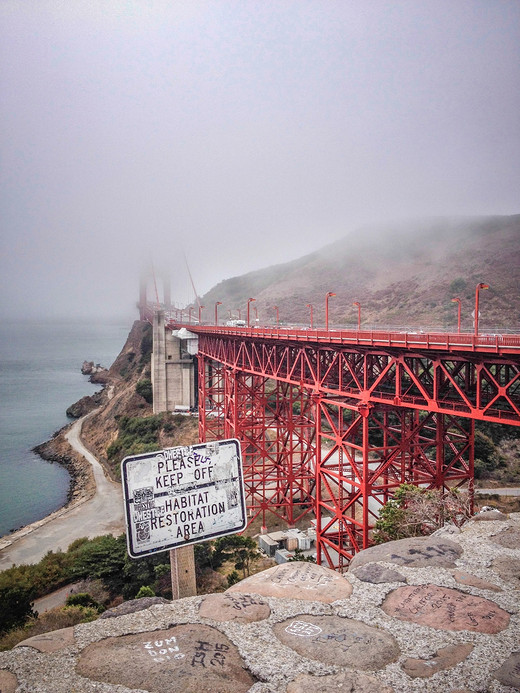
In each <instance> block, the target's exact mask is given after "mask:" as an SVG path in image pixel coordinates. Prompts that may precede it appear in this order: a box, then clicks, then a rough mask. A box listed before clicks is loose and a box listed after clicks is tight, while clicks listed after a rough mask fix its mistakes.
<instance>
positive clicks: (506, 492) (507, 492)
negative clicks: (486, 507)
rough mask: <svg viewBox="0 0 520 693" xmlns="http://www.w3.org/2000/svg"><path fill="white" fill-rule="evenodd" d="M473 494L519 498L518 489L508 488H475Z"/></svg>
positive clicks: (519, 492) (519, 491)
mask: <svg viewBox="0 0 520 693" xmlns="http://www.w3.org/2000/svg"><path fill="white" fill-rule="evenodd" d="M475 493H490V494H492V493H496V494H497V495H499V496H520V488H518V487H513V486H508V487H507V488H476V489H475Z"/></svg>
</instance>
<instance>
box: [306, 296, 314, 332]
mask: <svg viewBox="0 0 520 693" xmlns="http://www.w3.org/2000/svg"><path fill="white" fill-rule="evenodd" d="M305 307H306V308H310V309H311V324H310V328H311V330H312V328H313V324H314V323H313V320H312V310H313V305H312V303H307V305H306V306H305Z"/></svg>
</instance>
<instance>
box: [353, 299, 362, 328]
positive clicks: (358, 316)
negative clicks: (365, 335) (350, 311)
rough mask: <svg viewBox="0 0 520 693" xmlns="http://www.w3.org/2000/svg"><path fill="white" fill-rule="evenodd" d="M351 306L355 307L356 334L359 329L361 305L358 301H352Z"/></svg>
mask: <svg viewBox="0 0 520 693" xmlns="http://www.w3.org/2000/svg"><path fill="white" fill-rule="evenodd" d="M352 305H353V306H357V329H358V332H359V330H360V329H361V305H360V303H359V301H354V303H353V304H352Z"/></svg>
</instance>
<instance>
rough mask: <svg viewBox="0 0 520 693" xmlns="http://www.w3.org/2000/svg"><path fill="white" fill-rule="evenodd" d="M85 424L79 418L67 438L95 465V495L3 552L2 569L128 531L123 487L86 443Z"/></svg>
mask: <svg viewBox="0 0 520 693" xmlns="http://www.w3.org/2000/svg"><path fill="white" fill-rule="evenodd" d="M87 416H88V415H87ZM82 424H83V419H78V421H76V422H75V423H74V425H73V426H72V427H71V429H70V430H69V432H68V433H67V434H66V438H67V440H68V441H69V443H70V444H71V446H72V447H73V448H74V449H75V450H77V451H78V452H79V453H81V454H82V455H83V456H84V457H85V459H86V460H87V461H88V462H89V463H90V464H91V465H92V468H93V471H94V479H95V482H96V494H95V496H94V497H93V498H92V499H91V500H89V501H87V502H86V503H83V504H82V505H79V506H76V507H75V508H71V509H70V510H67V511H65V512H64V513H63V514H62V515H61V516H59V517H57V518H54V519H52V520H50V521H47V522H43V523H42V522H36V523H34V525H32V526H31V531H29V532H28V533H27V534H26V535H25V536H23V537H21V538H19V539H16V540H15V541H13V543H12V544H11V545H10V546H7V547H6V548H4V549H2V550H0V570H5V569H6V568H9V567H10V566H11V565H12V564H13V563H15V564H17V565H19V564H21V563H37V562H38V561H39V560H40V559H41V558H43V556H45V554H46V553H47V552H48V551H56V550H57V549H58V548H61V549H63V550H64V551H65V550H66V549H67V548H68V546H69V545H70V544H71V543H72V542H73V541H74V540H75V539H79V538H81V537H89V538H92V537H95V536H98V535H100V534H114V535H115V536H117V535H119V534H121V533H122V532H123V531H124V529H125V520H124V508H123V495H122V491H121V486H120V485H119V484H115V483H114V482H112V481H109V480H108V479H107V478H106V476H105V474H104V472H103V468H102V466H101V465H100V463H99V462H98V461H97V460H96V458H95V457H94V456H93V455H92V454H91V453H90V452H89V451H88V450H87V449H86V448H85V446H84V445H83V444H82V442H81V439H80V435H81V426H82Z"/></svg>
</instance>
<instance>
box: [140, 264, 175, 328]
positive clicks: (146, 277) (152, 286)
mask: <svg viewBox="0 0 520 693" xmlns="http://www.w3.org/2000/svg"><path fill="white" fill-rule="evenodd" d="M159 279H160V281H159V282H158V277H157V274H156V273H155V270H154V268H153V267H151V268H148V269H147V270H145V271H143V272H141V278H140V281H139V302H138V304H137V307H138V308H139V319H140V320H149V321H150V322H151V320H152V319H153V310H159V309H161V308H162V309H163V310H166V311H169V310H171V304H172V301H171V288H170V277H169V275H168V274H167V273H166V272H163V273H162V274H161V275H160V277H159ZM160 288H161V289H162V301H161V300H160V293H159V289H160ZM150 292H151V294H152V299H151V300H149V298H148V295H149V293H150ZM150 311H152V312H150Z"/></svg>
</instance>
